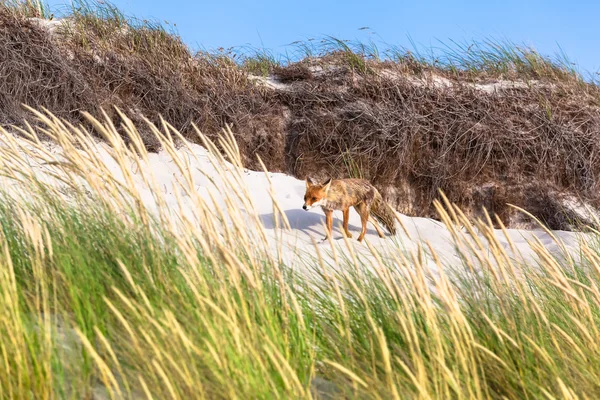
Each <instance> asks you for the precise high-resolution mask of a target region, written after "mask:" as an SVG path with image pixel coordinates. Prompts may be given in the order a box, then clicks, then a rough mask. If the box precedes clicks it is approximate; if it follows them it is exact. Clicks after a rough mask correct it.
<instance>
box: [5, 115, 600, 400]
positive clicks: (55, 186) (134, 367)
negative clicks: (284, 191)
mask: <svg viewBox="0 0 600 400" xmlns="http://www.w3.org/2000/svg"><path fill="white" fill-rule="evenodd" d="M36 115H37V118H38V119H39V121H37V122H38V123H37V125H36V126H39V128H37V129H39V131H36V130H34V129H33V128H31V129H29V130H28V131H23V132H21V133H22V134H23V135H25V136H28V137H29V141H24V140H22V139H19V140H17V139H15V137H14V136H12V135H10V134H9V133H7V132H2V139H1V140H2V143H1V146H0V171H1V174H2V176H3V181H2V182H3V185H4V186H3V194H2V196H1V198H2V199H1V201H0V224H1V227H2V230H1V231H0V365H1V366H2V371H3V373H2V374H0V397H2V398H9V399H18V398H35V399H46V398H47V399H52V398H73V399H75V398H76V399H79V398H116V399H120V398H153V399H168V398H177V399H180V398H181V399H191V398H207V399H215V398H216V399H218V398H228V399H229V398H231V399H236V398H237V399H249V398H252V399H272V398H282V399H290V398H298V399H301V398H306V399H308V398H367V399H368V398H373V399H394V398H395V399H405V398H416V399H451V398H454V399H486V398H497V399H501V398H509V399H517V398H518V399H521V398H530V399H534V398H535V399H538V398H547V399H558V398H561V399H562V398H589V399H594V398H598V396H600V383H599V382H600V380H598V376H600V352H599V343H600V333H599V327H600V320H599V316H600V292H599V290H598V286H599V281H600V279H599V277H600V255H599V254H598V252H597V251H596V250H595V246H593V244H592V243H588V244H586V243H582V247H581V254H580V255H579V256H578V257H577V258H573V257H570V256H568V255H567V254H565V256H564V257H561V258H556V257H554V256H551V255H550V254H549V252H548V251H547V250H546V249H545V248H544V247H543V246H541V245H540V244H538V245H536V244H532V245H533V246H534V248H535V249H536V252H537V254H538V259H539V262H538V263H536V264H535V265H523V263H522V262H518V261H515V260H514V258H511V257H509V255H508V253H507V251H506V250H505V248H504V247H503V246H501V244H500V243H499V242H498V240H497V239H496V236H494V234H493V233H492V230H491V228H490V226H491V223H490V221H486V222H477V223H475V224H472V223H469V222H468V221H467V219H466V218H465V217H464V216H463V215H462V214H461V212H460V210H458V209H456V208H454V207H451V206H450V205H449V204H445V206H444V207H442V205H441V204H438V209H439V211H440V215H441V216H442V219H443V220H444V223H445V224H446V225H447V227H448V229H450V230H451V232H452V234H453V237H454V241H455V244H456V246H457V248H458V249H459V251H460V252H461V254H462V255H463V259H464V263H463V264H462V265H455V266H448V265H444V264H443V262H442V261H440V260H438V259H437V257H436V255H435V252H434V251H433V249H431V248H429V247H428V244H427V243H424V244H423V246H422V248H421V249H420V251H418V252H410V251H405V250H404V249H402V248H400V247H398V248H397V249H395V250H392V251H391V253H390V254H386V255H385V257H382V255H381V254H379V253H378V252H377V250H375V249H374V248H371V249H372V252H373V259H374V260H376V261H375V262H374V264H373V265H371V263H369V262H367V261H365V260H364V259H363V258H360V257H358V256H357V255H356V254H354V253H353V252H352V247H351V246H349V251H348V254H349V255H345V256H342V255H338V256H337V257H336V259H337V261H338V264H337V265H329V264H328V263H327V262H325V261H324V260H323V259H320V260H319V258H318V256H317V257H316V258H315V259H314V261H311V260H310V259H308V258H307V259H306V260H305V263H306V264H311V263H312V268H311V269H310V271H311V273H307V271H304V272H302V273H300V272H295V270H294V269H292V268H289V267H288V266H286V265H285V264H284V263H283V262H282V260H281V259H280V257H279V256H278V254H274V252H273V251H270V250H269V249H270V247H269V244H268V242H267V236H266V233H265V231H264V230H263V229H262V228H261V227H260V221H259V220H258V217H256V216H254V217H252V215H251V217H250V219H251V222H252V218H255V221H254V222H256V224H254V225H256V227H255V229H250V228H249V225H248V220H246V219H244V218H242V215H241V213H240V211H239V206H240V204H242V205H243V206H244V207H245V208H246V210H251V209H252V202H251V199H250V196H249V195H248V193H249V192H248V188H247V187H245V186H244V185H243V182H242V177H241V172H240V170H239V169H236V168H229V172H227V173H225V172H223V174H222V175H223V176H221V177H220V178H221V179H222V184H220V185H219V188H220V190H221V193H220V195H222V196H225V197H226V198H227V199H228V202H227V204H228V207H227V209H224V210H219V209H215V208H214V207H211V204H212V200H211V199H210V198H207V197H206V196H205V197H203V196H200V195H198V193H197V192H196V191H195V189H194V187H195V186H194V182H193V178H192V176H191V174H190V172H189V168H188V162H187V161H186V159H185V158H184V157H182V156H181V152H178V151H177V150H176V147H175V143H176V142H178V143H180V144H181V145H182V146H186V142H185V141H183V140H182V138H181V137H180V136H179V135H178V132H176V131H175V130H174V129H173V128H172V127H171V126H169V124H167V123H166V122H165V123H164V126H163V129H162V130H161V131H159V129H157V128H156V127H153V126H151V125H148V126H144V127H139V128H140V129H141V128H143V129H145V130H152V132H154V134H155V135H156V136H157V137H158V138H159V140H160V141H161V143H162V146H163V148H164V151H167V152H168V153H170V154H171V155H172V157H173V160H174V162H175V163H176V164H177V165H178V166H179V168H180V171H181V176H182V178H181V182H180V190H181V193H180V197H179V199H180V200H181V199H182V198H183V197H184V196H186V198H189V199H191V201H193V205H194V207H193V212H194V215H193V216H191V217H190V216H186V214H185V213H183V212H178V211H181V210H173V209H172V208H171V209H169V208H168V207H167V204H166V201H165V198H164V196H163V194H162V191H161V190H160V188H159V187H158V184H157V183H156V181H155V180H154V177H152V176H151V175H150V174H149V173H148V170H147V169H144V163H145V161H146V160H147V159H148V154H147V153H146V152H145V150H144V146H143V145H142V143H141V139H140V137H139V134H138V132H137V129H136V127H135V126H133V124H132V123H131V122H130V121H129V120H128V119H127V118H126V117H125V116H123V121H124V129H125V131H126V135H127V136H128V140H127V143H128V144H125V141H123V140H122V139H121V137H120V136H119V135H118V133H117V131H116V129H115V127H114V126H112V125H111V124H110V123H108V122H104V121H98V120H93V119H92V118H91V117H90V120H91V121H92V122H93V126H94V129H95V132H94V133H95V134H96V135H100V136H102V137H104V139H105V141H106V142H108V143H109V144H110V146H111V148H112V150H111V152H112V157H113V158H114V160H115V162H116V164H117V165H118V166H119V167H120V171H119V173H116V172H114V171H111V170H109V169H108V168H107V167H106V166H105V164H104V163H103V162H102V160H101V159H100V158H99V156H98V154H99V152H98V151H97V150H98V148H99V146H100V145H99V144H97V143H96V142H95V141H94V140H93V139H92V133H88V132H85V131H84V130H83V129H82V128H79V127H74V126H71V125H69V124H67V123H65V122H64V121H61V120H58V119H56V118H55V117H53V116H52V115H49V114H45V113H39V112H37V113H36ZM42 132H43V133H44V135H45V136H47V137H50V138H52V140H53V141H54V143H55V144H56V145H57V146H58V148H59V149H60V151H50V150H48V146H47V145H46V144H43V143H41V142H40V140H38V139H37V134H38V133H42ZM199 135H200V133H199ZM200 138H201V140H202V141H203V142H204V144H205V146H206V147H207V148H208V149H209V150H210V159H211V162H212V163H214V165H216V166H220V167H221V168H217V170H219V171H225V168H224V167H223V163H224V160H225V158H227V159H228V160H229V161H230V162H232V163H233V164H234V165H236V166H240V160H239V154H238V150H237V147H236V145H235V142H234V141H233V140H232V135H231V134H230V133H228V132H225V135H224V136H223V140H222V141H221V142H220V143H219V144H218V146H219V147H220V149H222V152H217V151H216V144H213V143H211V142H209V141H207V140H206V139H205V138H204V137H203V136H202V135H200ZM136 163H137V164H138V165H137V167H138V168H137V169H136V168H132V165H134V164H136ZM40 169H43V170H44V171H46V174H47V175H46V176H47V177H53V179H50V178H48V179H46V178H41V175H40V174H39V172H36V171H39V170H40ZM134 170H135V171H137V172H136V174H141V175H142V176H143V181H144V182H145V185H146V186H147V187H148V188H152V189H153V190H152V194H153V196H154V201H155V203H156V205H157V207H156V210H157V211H156V212H150V211H149V210H148V209H147V208H146V206H144V203H143V201H142V195H141V193H140V192H139V190H138V189H137V186H135V184H134V183H135V180H134V178H135V177H134V176H133V175H134V172H132V171H134ZM10 182H13V183H15V186H12V187H11V186H10V185H9V184H10ZM17 183H18V185H17ZM17 186H18V187H17ZM275 189H276V188H275ZM217 194H218V193H217V189H216V187H215V191H214V192H211V195H214V196H216V195H217ZM208 197H211V196H208ZM180 207H181V208H182V207H183V203H182V202H181V201H180ZM278 207H279V206H278V204H277V203H276V202H275V203H274V210H278ZM448 210H449V211H448ZM286 222H287V221H285V217H284V215H283V214H281V224H282V226H284V225H285V224H286ZM461 224H462V225H465V226H466V231H465V230H458V229H457V226H459V225H461ZM473 229H477V230H478V231H479V232H480V234H482V236H480V237H483V238H484V239H478V240H472V239H469V237H470V234H469V232H470V231H472V230H473ZM348 243H349V242H348ZM427 253H429V256H427V255H426V254H427ZM315 254H318V253H317V252H315ZM299 257H304V256H299ZM427 257H430V258H433V259H434V260H435V264H436V270H435V271H433V270H432V268H431V267H429V265H431V264H428V263H427V262H426V258H427Z"/></svg>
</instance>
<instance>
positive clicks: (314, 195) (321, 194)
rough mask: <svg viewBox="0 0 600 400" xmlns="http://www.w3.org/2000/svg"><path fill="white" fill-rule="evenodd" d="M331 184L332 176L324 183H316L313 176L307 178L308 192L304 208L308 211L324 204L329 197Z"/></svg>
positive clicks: (305, 196) (305, 195)
mask: <svg viewBox="0 0 600 400" xmlns="http://www.w3.org/2000/svg"><path fill="white" fill-rule="evenodd" d="M330 186H331V178H329V179H328V180H327V182H325V183H323V184H319V183H316V182H315V181H314V180H313V179H311V178H306V193H305V194H304V205H303V206H302V208H303V209H304V210H306V211H308V210H310V209H311V208H313V207H317V206H320V205H322V204H323V201H324V200H325V198H326V197H327V192H328V191H329V187H330Z"/></svg>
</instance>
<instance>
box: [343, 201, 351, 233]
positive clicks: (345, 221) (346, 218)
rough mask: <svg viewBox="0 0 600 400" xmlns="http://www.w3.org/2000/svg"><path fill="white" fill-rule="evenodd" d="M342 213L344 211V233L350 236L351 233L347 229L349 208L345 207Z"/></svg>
mask: <svg viewBox="0 0 600 400" xmlns="http://www.w3.org/2000/svg"><path fill="white" fill-rule="evenodd" d="M343 213H344V233H346V236H348V237H349V238H351V237H352V234H351V233H350V231H349V230H348V217H349V216H350V208H346V209H345V210H343Z"/></svg>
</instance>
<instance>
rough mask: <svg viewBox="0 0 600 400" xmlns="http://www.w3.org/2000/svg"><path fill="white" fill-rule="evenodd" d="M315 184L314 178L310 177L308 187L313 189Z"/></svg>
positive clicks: (307, 180) (307, 178)
mask: <svg viewBox="0 0 600 400" xmlns="http://www.w3.org/2000/svg"><path fill="white" fill-rule="evenodd" d="M314 184H315V181H314V179H313V178H311V177H310V176H307V177H306V187H307V188H308V187H311V186H313V185H314Z"/></svg>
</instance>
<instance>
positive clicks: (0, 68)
mask: <svg viewBox="0 0 600 400" xmlns="http://www.w3.org/2000/svg"><path fill="white" fill-rule="evenodd" d="M3 4H4V5H3V6H0V59H2V62H0V74H1V75H2V76H3V77H5V78H4V79H3V80H2V81H1V82H0V85H1V86H0V90H2V93H4V94H5V96H4V97H3V98H2V99H1V100H0V122H1V123H4V124H9V123H17V124H19V123H21V122H22V121H23V118H24V117H26V114H25V112H24V111H23V109H22V107H21V105H22V104H27V105H30V106H33V107H35V108H46V109H48V110H49V111H51V112H52V113H54V114H55V115H57V116H59V117H61V118H66V119H67V120H69V121H71V122H73V123H85V120H84V119H83V118H82V116H81V111H87V112H90V113H91V114H92V115H99V114H100V110H101V109H104V110H107V111H109V116H110V117H111V118H113V120H114V122H115V123H116V124H117V125H119V124H120V122H121V121H119V118H118V115H117V114H116V113H112V114H110V113H111V112H112V111H111V110H114V108H113V107H114V106H117V107H119V108H120V109H123V110H125V111H127V112H128V115H131V116H132V118H133V119H134V121H135V122H140V120H141V118H142V117H141V116H142V115H145V116H147V117H148V118H149V119H150V120H151V121H153V122H154V123H156V124H159V123H160V118H159V117H160V116H161V115H162V116H163V117H164V118H165V120H167V121H169V122H170V123H172V124H173V126H174V127H175V128H176V129H178V130H179V131H180V132H182V134H183V136H185V137H187V138H192V139H193V138H194V137H195V135H194V134H193V125H196V126H197V127H198V128H199V129H200V130H201V131H202V132H204V133H205V134H207V135H208V136H209V137H212V138H215V137H216V135H218V133H219V132H220V131H221V129H222V128H224V127H225V126H226V125H229V126H230V127H231V128H232V130H233V131H234V132H236V140H237V143H238V146H239V147H240V151H241V155H242V160H243V162H244V164H245V166H246V167H248V168H251V169H260V168H261V166H260V165H259V163H258V161H257V157H256V156H257V155H259V156H260V157H261V159H262V160H263V161H264V163H265V165H266V167H267V168H268V169H269V170H270V171H281V172H287V173H289V174H292V175H294V176H296V177H299V178H302V179H303V178H305V177H306V176H307V175H312V176H316V177H325V176H334V177H337V178H340V177H344V176H348V175H353V174H360V175H361V176H363V177H366V178H368V179H371V180H372V181H373V183H374V184H376V185H377V186H378V188H379V189H380V191H381V192H382V193H383V194H384V196H385V197H386V198H387V200H388V201H390V202H391V203H392V204H394V205H395V206H396V208H397V209H398V210H399V211H401V212H404V213H407V214H410V215H419V216H428V217H434V216H435V215H436V212H435V210H434V207H433V205H432V204H433V200H434V199H436V198H437V196H438V193H439V191H440V190H442V191H444V192H445V193H446V194H447V195H448V197H449V199H450V200H451V201H452V202H454V203H456V204H458V205H460V206H461V207H463V208H464V209H466V210H469V213H470V215H473V216H477V215H480V210H481V208H482V207H483V208H486V209H487V210H488V211H491V212H493V213H497V214H498V215H499V216H500V217H501V218H502V220H503V221H504V223H506V224H507V225H509V226H516V225H517V224H519V223H520V222H522V221H520V220H518V219H517V218H516V217H515V214H514V212H513V211H511V210H512V209H510V208H509V207H508V206H507V203H513V204H516V205H519V206H523V207H525V208H527V209H529V210H530V211H531V212H532V213H533V214H534V215H536V216H538V217H540V218H541V219H542V220H543V221H545V222H546V223H547V224H548V225H549V226H551V227H552V228H556V229H570V228H571V227H572V221H571V219H572V215H570V214H569V213H568V212H567V213H565V212H564V210H562V209H561V207H562V206H563V203H561V202H560V201H558V200H557V196H559V195H560V196H563V195H570V196H572V197H576V198H581V199H582V200H583V201H584V202H585V203H586V204H588V205H591V206H593V207H597V206H598V205H599V202H598V197H597V192H598V185H599V179H598V177H599V173H600V162H599V161H600V160H599V149H600V147H599V146H600V145H599V144H598V143H599V141H598V140H597V136H598V133H599V132H600V90H599V88H598V86H596V85H595V84H591V83H586V82H585V81H583V80H582V79H581V77H580V76H579V75H578V74H577V73H576V72H575V71H573V70H572V69H571V68H570V67H569V66H568V63H565V62H563V63H561V62H557V61H552V60H550V59H548V58H545V57H543V56H541V55H539V54H538V53H536V52H535V51H532V50H523V49H519V48H516V47H515V48H512V47H510V46H506V45H502V44H495V43H491V44H487V47H486V46H483V47H481V46H480V47H477V46H476V47H475V48H471V47H469V48H459V49H458V52H457V53H451V52H449V53H447V54H446V57H445V61H444V62H442V63H440V62H438V60H435V61H429V60H426V59H424V58H422V57H419V56H418V55H414V54H413V53H411V52H400V51H396V53H393V54H392V56H389V57H387V59H385V60H381V59H379V58H377V54H378V51H377V49H376V48H365V46H364V45H363V46H362V47H359V48H358V49H357V48H352V47H351V46H350V45H349V44H347V43H346V42H344V41H340V40H336V39H332V38H329V39H328V40H327V41H325V44H324V45H323V46H322V48H321V49H320V52H317V53H318V54H312V53H311V51H312V50H310V51H309V50H306V49H308V48H306V49H305V50H306V51H305V54H306V57H304V58H303V59H301V60H300V61H298V62H292V63H287V64H285V65H284V64H280V63H278V62H277V61H276V60H275V59H273V58H272V56H271V55H269V54H267V53H264V52H263V53H257V54H255V56H254V57H253V56H252V54H250V55H248V54H246V55H245V56H244V57H241V59H240V57H238V58H235V56H237V54H235V53H233V52H231V51H230V52H221V53H218V54H210V53H206V52H201V53H198V54H196V55H192V54H191V53H190V51H189V49H188V48H187V47H186V46H185V45H184V43H183V42H182V41H181V39H180V38H179V37H178V36H176V35H174V34H172V33H170V32H168V31H166V30H165V29H164V28H163V27H161V26H159V25H154V24H152V23H149V22H146V21H136V20H134V19H130V18H126V17H125V16H123V15H122V14H121V13H120V12H119V11H118V10H117V9H116V8H114V7H112V6H110V5H105V6H102V7H93V6H89V5H87V3H81V5H82V6H81V7H80V8H79V9H78V10H77V11H75V10H74V11H73V13H72V15H70V17H69V18H68V19H67V20H68V23H66V24H62V25H61V27H60V28H57V29H56V30H55V31H54V34H48V32H46V30H45V29H44V28H42V27H41V26H40V24H39V23H37V22H36V21H32V20H31V19H30V17H32V16H42V14H43V12H42V11H40V10H39V8H38V7H36V6H35V4H32V3H31V2H24V3H23V2H17V3H16V4H20V6H18V7H17V6H16V5H15V3H14V2H4V3H3ZM86 7H87V8H86ZM301 46H302V45H301ZM301 46H300V47H301ZM252 74H255V75H260V76H262V77H256V76H253V75H252ZM265 76H267V77H270V79H274V80H275V81H276V82H277V83H278V84H280V85H284V86H283V87H282V86H279V87H275V88H273V87H269V86H268V85H264V84H261V82H264V79H265ZM261 79H263V80H262V81H261ZM494 83H496V85H499V86H498V88H497V90H496V91H490V90H489V89H490V88H491V86H489V85H490V84H494ZM484 85H488V86H484ZM502 85H504V86H502ZM509 86H511V87H509ZM143 138H144V142H145V145H146V147H147V148H148V149H149V150H150V151H156V150H157V149H158V148H159V147H160V144H159V142H158V141H157V140H156V139H155V138H154V136H153V135H150V134H144V133H143ZM557 215H558V217H557Z"/></svg>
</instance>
